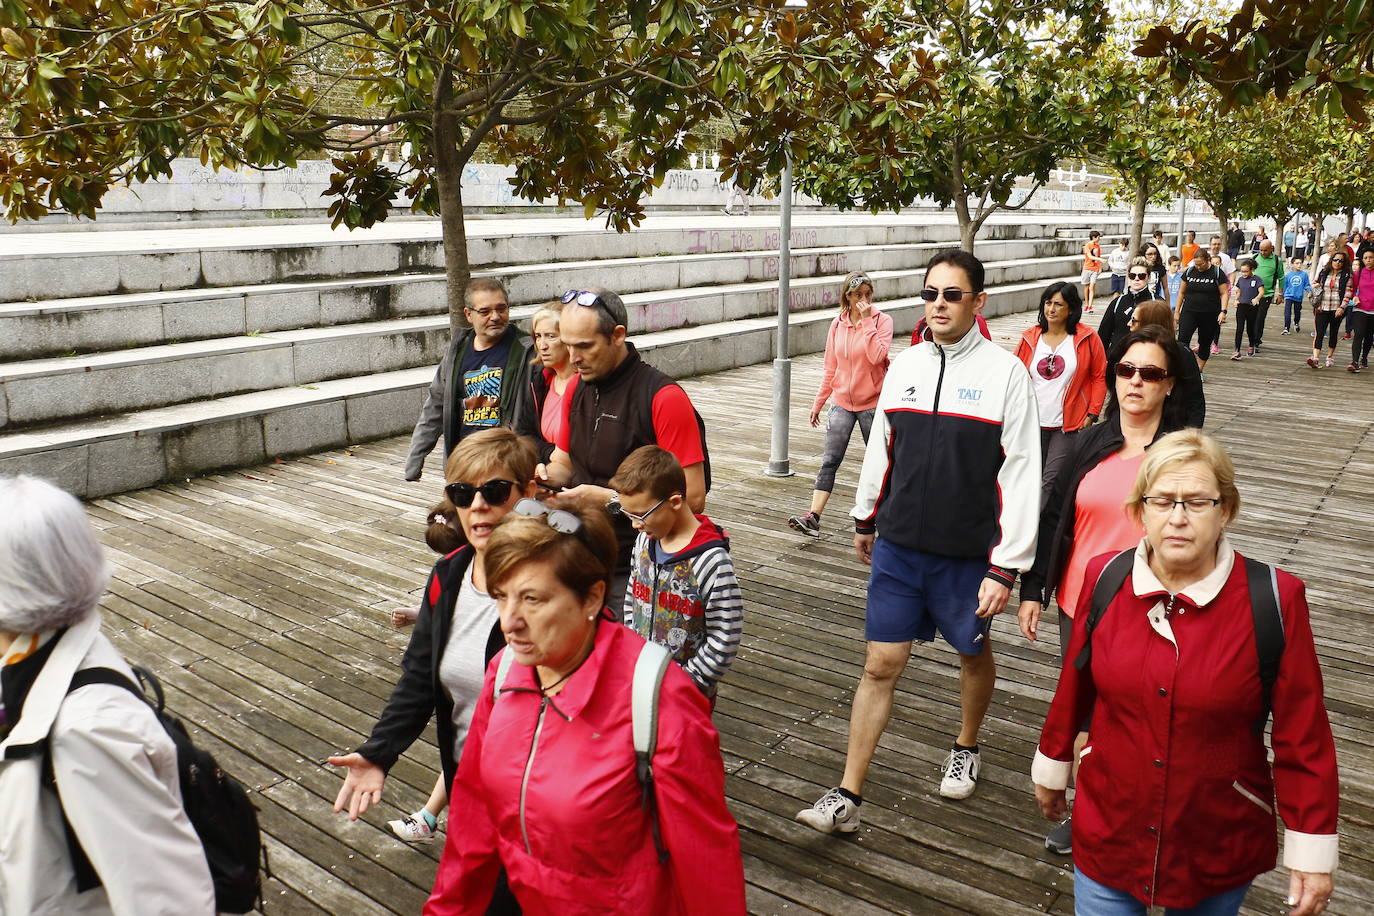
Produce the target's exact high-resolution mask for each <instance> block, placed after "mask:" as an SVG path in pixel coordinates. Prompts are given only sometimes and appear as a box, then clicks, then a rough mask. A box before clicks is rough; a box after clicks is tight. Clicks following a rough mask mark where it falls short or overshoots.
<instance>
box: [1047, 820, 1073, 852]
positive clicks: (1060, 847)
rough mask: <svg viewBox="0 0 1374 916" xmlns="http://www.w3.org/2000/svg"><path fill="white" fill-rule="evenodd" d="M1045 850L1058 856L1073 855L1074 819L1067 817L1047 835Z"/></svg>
mask: <svg viewBox="0 0 1374 916" xmlns="http://www.w3.org/2000/svg"><path fill="white" fill-rule="evenodd" d="M1045 848H1046V849H1048V850H1049V851H1050V852H1052V853H1054V854H1055V855H1057V856H1070V855H1073V818H1072V817H1066V818H1064V819H1063V820H1062V821H1060V822H1059V823H1058V824H1056V825H1055V826H1054V827H1052V828H1051V829H1050V832H1049V833H1047V834H1045Z"/></svg>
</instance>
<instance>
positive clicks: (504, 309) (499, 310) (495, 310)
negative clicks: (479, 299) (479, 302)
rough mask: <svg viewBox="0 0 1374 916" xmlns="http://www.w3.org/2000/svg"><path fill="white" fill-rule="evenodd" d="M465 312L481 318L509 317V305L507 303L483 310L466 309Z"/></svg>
mask: <svg viewBox="0 0 1374 916" xmlns="http://www.w3.org/2000/svg"><path fill="white" fill-rule="evenodd" d="M467 311H469V312H472V313H473V314H474V315H481V316H482V317H483V318H486V317H488V316H491V315H509V314H510V303H509V302H507V303H506V304H505V305H493V306H491V307H490V308H484V309H475V308H468V309H467Z"/></svg>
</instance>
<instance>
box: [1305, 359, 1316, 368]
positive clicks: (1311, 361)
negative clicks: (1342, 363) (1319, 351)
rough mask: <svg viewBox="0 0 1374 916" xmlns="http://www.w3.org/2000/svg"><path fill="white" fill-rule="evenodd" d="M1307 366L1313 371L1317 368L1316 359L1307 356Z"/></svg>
mask: <svg viewBox="0 0 1374 916" xmlns="http://www.w3.org/2000/svg"><path fill="white" fill-rule="evenodd" d="M1307 365H1309V366H1311V367H1312V368H1313V369H1316V368H1317V358H1316V357H1315V356H1309V357H1307Z"/></svg>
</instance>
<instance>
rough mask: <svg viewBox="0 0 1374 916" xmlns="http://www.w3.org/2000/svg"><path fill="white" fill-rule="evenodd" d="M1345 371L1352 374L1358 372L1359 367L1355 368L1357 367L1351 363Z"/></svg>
mask: <svg viewBox="0 0 1374 916" xmlns="http://www.w3.org/2000/svg"><path fill="white" fill-rule="evenodd" d="M1345 371H1346V372H1352V373H1353V372H1359V371H1360V367H1359V366H1357V365H1355V364H1354V363H1351V364H1350V365H1348V366H1346V367H1345Z"/></svg>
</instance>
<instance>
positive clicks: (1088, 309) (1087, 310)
mask: <svg viewBox="0 0 1374 916" xmlns="http://www.w3.org/2000/svg"><path fill="white" fill-rule="evenodd" d="M1092 310H1093V307H1092V306H1091V305H1090V306H1088V307H1087V308H1085V309H1083V311H1085V312H1091V311H1092Z"/></svg>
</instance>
